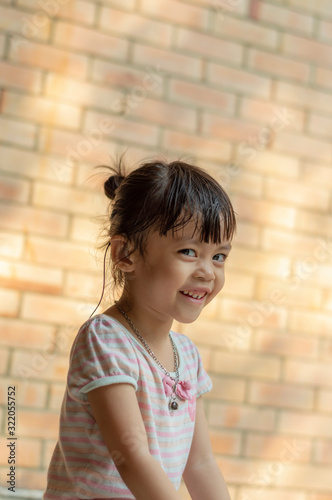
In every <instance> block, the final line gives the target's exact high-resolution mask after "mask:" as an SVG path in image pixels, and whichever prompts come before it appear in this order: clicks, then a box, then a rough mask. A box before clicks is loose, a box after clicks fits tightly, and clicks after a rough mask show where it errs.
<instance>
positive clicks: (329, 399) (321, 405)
mask: <svg viewBox="0 0 332 500" xmlns="http://www.w3.org/2000/svg"><path fill="white" fill-rule="evenodd" d="M318 410H319V411H324V412H325V411H327V412H330V413H332V391H328V390H326V389H323V388H322V389H320V390H319V393H318Z"/></svg>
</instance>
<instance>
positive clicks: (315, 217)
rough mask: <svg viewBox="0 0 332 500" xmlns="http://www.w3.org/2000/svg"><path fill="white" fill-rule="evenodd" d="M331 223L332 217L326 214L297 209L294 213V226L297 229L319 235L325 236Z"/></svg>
mask: <svg viewBox="0 0 332 500" xmlns="http://www.w3.org/2000/svg"><path fill="white" fill-rule="evenodd" d="M331 224H332V217H330V216H328V215H322V214H317V213H315V212H306V211H304V210H298V212H297V214H296V227H297V230H298V231H303V232H305V233H310V234H311V235H319V236H321V237H323V238H326V235H327V234H329V231H330V227H331Z"/></svg>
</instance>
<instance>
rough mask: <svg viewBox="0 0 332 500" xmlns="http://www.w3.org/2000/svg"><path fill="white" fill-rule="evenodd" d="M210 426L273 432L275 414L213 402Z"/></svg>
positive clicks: (210, 406) (209, 418)
mask: <svg viewBox="0 0 332 500" xmlns="http://www.w3.org/2000/svg"><path fill="white" fill-rule="evenodd" d="M208 424H209V426H215V427H217V428H218V427H219V428H220V427H222V428H226V429H228V428H235V429H237V430H238V429H251V430H259V431H264V430H265V431H272V430H274V426H275V412H274V410H271V409H262V408H253V407H248V406H242V405H230V404H227V405H226V404H224V403H214V402H211V403H210V405H209V414H208Z"/></svg>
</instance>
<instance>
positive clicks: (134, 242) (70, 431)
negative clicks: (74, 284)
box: [43, 161, 236, 500]
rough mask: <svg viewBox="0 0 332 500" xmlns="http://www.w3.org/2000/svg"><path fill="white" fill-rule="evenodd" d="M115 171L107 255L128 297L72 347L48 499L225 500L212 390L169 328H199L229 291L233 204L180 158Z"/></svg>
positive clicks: (86, 327)
mask: <svg viewBox="0 0 332 500" xmlns="http://www.w3.org/2000/svg"><path fill="white" fill-rule="evenodd" d="M109 168H110V167H109ZM111 170H112V173H114V175H111V176H110V177H109V179H108V180H107V181H106V182H105V185H104V190H105V193H106V195H107V196H108V197H109V198H110V199H111V203H110V225H109V230H108V241H107V242H106V244H105V245H106V251H105V258H106V252H107V250H108V248H109V247H110V252H111V261H112V275H113V279H114V282H115V284H116V285H119V286H120V287H121V290H122V293H121V297H120V299H119V301H115V303H114V304H113V305H112V306H111V307H109V308H108V309H107V310H106V311H104V312H103V313H102V314H97V315H95V316H94V317H92V318H91V316H90V318H91V319H88V320H87V321H86V322H85V323H84V324H83V325H82V326H81V328H80V329H79V332H78V334H77V336H76V339H75V341H74V344H73V346H72V349H71V354H70V366H69V372H68V378H67V387H66V392H65V395H64V399H63V404H62V408H61V416H60V433H59V439H58V442H57V444H56V447H55V450H54V453H53V456H52V460H51V463H50V466H49V471H48V484H47V489H46V492H45V494H44V497H43V498H44V499H48V500H57V499H70V500H74V499H95V500H98V499H102V498H108V499H136V500H180V498H181V497H180V495H179V493H178V491H177V490H178V489H179V486H180V482H181V478H182V477H183V479H184V481H185V484H186V486H187V489H188V491H189V493H190V496H191V498H192V500H202V499H203V498H204V500H229V498H230V497H229V494H228V492H227V488H226V485H225V482H224V479H223V476H222V474H221V472H220V471H219V468H218V466H217V463H216V461H215V459H214V456H213V452H212V448H211V444H210V439H209V434H208V427H207V422H206V418H205V415H204V408H203V402H202V397H201V396H202V394H204V393H206V392H208V391H210V390H211V388H212V383H211V380H210V378H209V376H208V375H207V373H206V372H205V370H204V368H203V366H202V361H201V357H200V354H199V352H198V350H197V348H196V346H195V345H194V344H193V342H192V341H191V340H190V339H189V338H188V337H187V336H185V335H182V334H179V333H175V332H173V331H171V326H172V323H173V320H176V321H179V322H182V323H192V322H193V321H195V320H196V319H197V318H198V316H199V315H200V313H201V311H202V309H203V307H205V306H206V305H207V304H209V303H210V302H211V300H213V298H214V297H215V296H216V295H217V293H218V292H219V291H220V290H221V289H222V287H223V285H224V280H225V276H224V273H225V269H224V267H225V260H226V258H227V255H228V254H229V252H230V248H231V245H230V243H231V240H232V237H233V234H234V231H235V228H236V220H235V215H234V210H233V207H232V204H231V202H230V200H229V198H228V196H227V194H226V193H225V192H224V190H223V189H222V188H221V186H220V185H219V184H218V183H217V182H216V181H215V180H214V179H213V178H212V177H211V176H210V175H208V174H207V173H206V172H205V171H203V170H202V169H200V168H198V167H196V166H194V165H189V164H187V163H184V162H181V161H174V162H171V163H165V162H164V161H155V162H151V163H145V164H143V165H142V166H141V167H140V168H138V169H136V170H133V171H132V172H130V173H129V174H128V175H124V172H122V167H121V164H120V165H119V166H118V168H117V169H114V168H113V169H111ZM104 282H105V259H104ZM97 307H98V306H97Z"/></svg>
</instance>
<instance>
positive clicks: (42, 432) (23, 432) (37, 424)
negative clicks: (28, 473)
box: [20, 409, 59, 486]
mask: <svg viewBox="0 0 332 500" xmlns="http://www.w3.org/2000/svg"><path fill="white" fill-rule="evenodd" d="M45 422H47V425H45ZM58 422H59V415H58V414H57V413H53V412H46V411H45V412H40V411H29V410H23V409H21V411H20V436H21V437H22V438H28V437H29V438H32V437H35V438H47V439H51V438H55V437H57V436H58ZM22 486H23V485H22Z"/></svg>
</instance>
